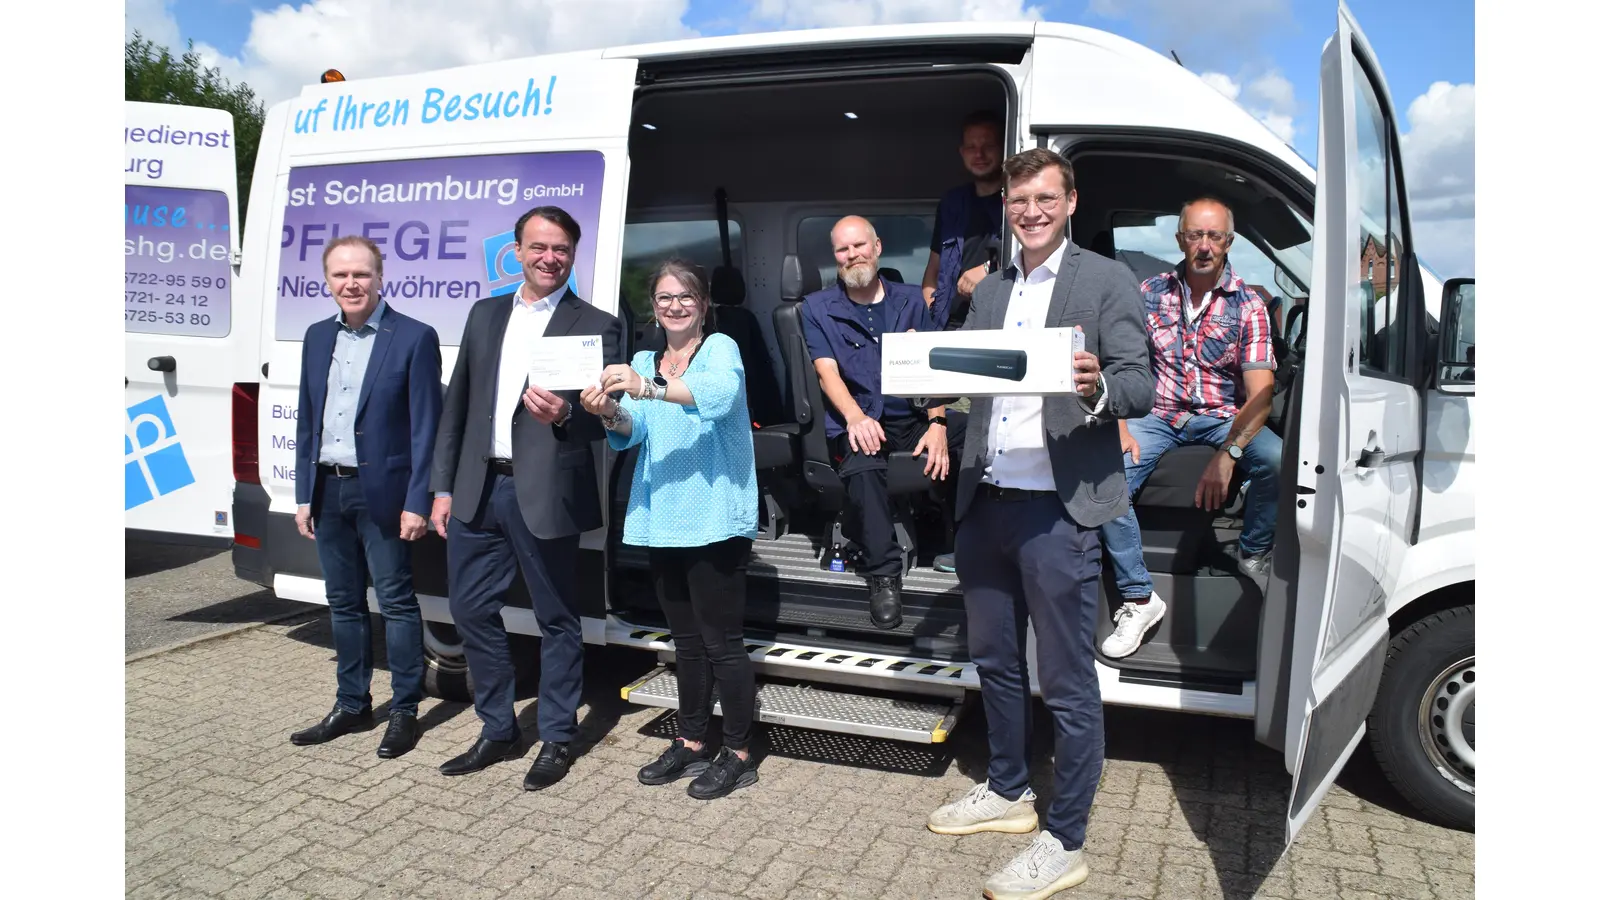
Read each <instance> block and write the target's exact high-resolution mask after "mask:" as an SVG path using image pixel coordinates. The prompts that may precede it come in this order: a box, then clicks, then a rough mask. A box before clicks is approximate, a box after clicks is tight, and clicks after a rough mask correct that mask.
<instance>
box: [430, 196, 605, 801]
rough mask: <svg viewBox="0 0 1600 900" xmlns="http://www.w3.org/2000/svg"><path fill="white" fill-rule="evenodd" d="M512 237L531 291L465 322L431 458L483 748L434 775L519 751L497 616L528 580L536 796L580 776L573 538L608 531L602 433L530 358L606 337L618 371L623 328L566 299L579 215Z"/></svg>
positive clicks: (527, 223)
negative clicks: (600, 481)
mask: <svg viewBox="0 0 1600 900" xmlns="http://www.w3.org/2000/svg"><path fill="white" fill-rule="evenodd" d="M516 233H517V259H518V261H519V262H521V263H522V272H523V284H522V285H521V286H520V287H518V289H517V291H516V293H514V294H509V295H506V296H501V297H487V298H485V299H483V300H479V301H478V302H477V303H475V304H473V306H472V309H471V311H469V312H468V313H467V324H466V326H465V327H464V328H463V329H462V333H461V350H460V354H459V355H458V356H457V357H456V366H455V371H454V372H453V373H452V374H451V375H450V387H449V389H448V390H447V391H446V392H445V397H444V409H443V412H442V413H441V414H440V416H439V437H438V442H437V444H436V445H435V447H434V453H433V485H432V486H433V490H434V492H435V494H434V496H435V500H434V503H433V516H432V519H433V527H434V529H435V530H437V531H438V532H439V535H440V536H441V537H444V538H445V539H446V541H447V544H446V547H447V552H446V559H447V564H448V569H449V577H450V615H451V617H452V618H454V619H455V623H456V629H457V630H458V631H460V632H461V642H462V647H463V648H464V649H465V650H466V655H467V668H468V670H469V671H470V672H471V673H472V681H473V698H472V699H473V706H474V707H475V708H476V709H477V712H478V717H479V718H480V719H482V720H483V731H482V733H481V735H480V736H479V738H478V740H477V742H476V743H474V744H473V745H472V747H471V748H470V749H468V750H467V752H466V753H463V754H461V755H460V756H457V757H456V758H454V759H451V760H449V761H448V762H446V763H445V764H444V765H442V766H440V767H439V770H440V771H441V772H442V773H444V774H445V775H465V774H467V773H470V772H476V771H478V770H480V769H483V768H485V767H487V766H490V765H493V764H494V763H497V762H499V761H501V760H503V759H506V758H508V757H510V756H511V755H513V753H514V749H515V747H516V745H517V743H518V742H519V741H520V740H521V737H522V735H521V732H520V730H519V729H518V727H517V719H516V715H515V713H514V711H513V709H512V701H513V699H514V696H515V684H514V682H515V671H516V670H515V667H514V666H513V665H512V661H511V651H510V646H509V643H508V641H507V637H506V629H505V623H504V622H503V621H502V620H501V617H500V611H501V610H502V609H503V608H504V607H505V601H506V593H507V591H509V590H510V588H511V582H512V578H513V576H514V575H515V573H516V568H520V569H521V570H522V579H523V581H525V582H526V583H527V585H528V594H529V596H530V599H531V600H532V601H533V615H534V620H535V621H536V622H537V623H538V625H539V632H540V635H541V638H542V640H541V643H540V654H541V656H540V666H539V736H540V737H541V738H542V739H543V741H544V744H543V746H542V747H540V749H539V755H538V757H537V758H536V759H535V760H534V763H533V766H532V768H530V769H529V770H528V774H527V777H526V778H525V779H524V780H523V787H524V788H526V789H527V790H539V789H541V788H545V787H549V786H550V785H552V784H555V783H556V782H557V781H560V780H561V779H562V778H563V777H565V776H566V774H567V769H568V768H569V767H570V766H571V764H572V756H571V751H570V748H569V744H570V742H571V741H572V740H573V739H574V738H575V737H576V736H577V727H578V722H577V709H578V702H579V697H580V695H581V694H582V692H583V628H582V625H581V623H580V621H579V616H578V610H579V605H578V596H577V592H578V570H577V560H578V538H579V536H580V535H582V533H583V532H585V531H589V530H590V529H594V528H598V527H600V525H601V522H602V519H601V514H600V493H599V490H598V487H597V481H596V478H595V467H594V454H593V452H592V451H591V448H590V444H591V442H593V441H598V440H601V439H602V438H604V436H605V430H604V429H603V427H602V426H601V425H600V420H599V419H597V418H595V416H594V415H592V414H590V413H589V412H587V411H586V410H584V409H583V407H582V406H581V405H580V404H579V403H578V392H577V391H559V392H555V391H547V390H545V389H544V388H542V387H540V386H538V385H536V384H529V383H528V352H529V350H528V345H529V342H530V341H533V340H535V339H537V338H540V337H545V336H549V337H555V336H559V335H600V337H601V353H602V355H603V357H604V360H605V363H606V364H607V365H609V364H611V363H616V362H621V361H622V323H621V322H619V321H618V320H617V318H616V317H615V316H612V315H609V314H607V313H606V312H604V311H602V310H599V309H596V308H595V307H593V306H590V305H589V304H588V303H585V302H584V301H582V300H580V299H578V297H577V295H575V294H573V293H572V292H571V291H570V290H568V289H567V279H568V277H569V276H570V275H571V274H572V264H573V260H574V259H575V258H576V256H577V252H578V238H579V229H578V223H577V222H576V221H575V220H574V219H573V218H572V216H571V215H570V214H568V213H567V212H566V211H565V210H563V209H561V208H560V207H555V206H541V207H536V208H534V209H532V210H529V211H528V212H527V213H525V214H524V215H523V216H522V218H521V219H518V220H517V225H516ZM594 374H595V377H596V378H598V377H599V376H600V373H599V372H598V371H596V372H595V373H594ZM514 566H515V567H516V568H514Z"/></svg>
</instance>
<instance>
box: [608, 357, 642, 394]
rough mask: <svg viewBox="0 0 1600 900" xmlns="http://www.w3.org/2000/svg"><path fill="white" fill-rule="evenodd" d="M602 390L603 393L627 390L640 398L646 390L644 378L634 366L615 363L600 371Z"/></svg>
mask: <svg viewBox="0 0 1600 900" xmlns="http://www.w3.org/2000/svg"><path fill="white" fill-rule="evenodd" d="M600 390H601V392H602V393H606V394H609V393H612V392H614V391H627V392H628V396H629V397H632V398H633V399H635V400H637V399H639V394H640V393H641V392H642V391H643V390H644V379H643V378H641V377H639V373H638V372H635V371H634V370H633V367H632V366H629V365H624V364H622V363H614V364H612V365H609V366H606V368H605V371H603V372H601V373H600Z"/></svg>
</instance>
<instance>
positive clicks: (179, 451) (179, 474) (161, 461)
mask: <svg viewBox="0 0 1600 900" xmlns="http://www.w3.org/2000/svg"><path fill="white" fill-rule="evenodd" d="M125 424H126V428H127V433H126V434H125V435H124V436H123V441H122V446H123V463H124V472H125V475H126V480H127V494H126V499H125V505H124V506H123V509H124V510H128V509H133V508H134V507H135V506H139V505H141V504H144V503H149V502H150V501H151V500H154V499H155V498H157V497H160V496H161V495H163V494H170V493H172V492H173V491H175V490H178V489H179V488H181V487H186V486H188V485H191V484H194V473H193V472H192V471H190V470H189V461H188V460H187V459H185V458H184V456H183V446H182V445H181V444H179V443H178V430H177V429H176V428H175V427H173V424H172V414H171V413H169V412H167V401H166V398H165V397H162V396H161V395H160V394H157V395H156V396H154V397H151V398H150V399H149V400H146V401H144V402H142V403H136V404H134V405H133V406H130V407H128V421H127V422H126V423H125Z"/></svg>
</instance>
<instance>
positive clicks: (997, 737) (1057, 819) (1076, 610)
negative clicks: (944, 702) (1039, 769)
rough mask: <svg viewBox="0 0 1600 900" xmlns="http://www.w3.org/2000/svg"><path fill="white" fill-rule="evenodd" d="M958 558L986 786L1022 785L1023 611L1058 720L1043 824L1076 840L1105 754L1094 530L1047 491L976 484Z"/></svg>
mask: <svg viewBox="0 0 1600 900" xmlns="http://www.w3.org/2000/svg"><path fill="white" fill-rule="evenodd" d="M956 570H957V571H959V572H960V573H961V587H962V590H963V591H964V593H965V598H966V607H967V628H968V644H969V646H970V648H971V651H972V661H973V662H974V663H976V664H977V667H978V681H979V685H980V686H981V689H982V694H983V710H984V714H985V715H986V716H987V718H988V721H989V789H990V790H991V791H994V792H995V793H997V794H999V795H1000V796H1002V797H1005V798H1007V799H1009V800H1015V799H1017V798H1018V797H1020V796H1021V795H1022V792H1023V790H1024V789H1025V788H1026V787H1027V786H1028V747H1029V743H1030V738H1031V735H1032V721H1031V715H1032V711H1033V697H1032V692H1031V690H1030V687H1029V682H1028V656H1027V654H1028V620H1029V619H1032V620H1033V630H1034V635H1035V638H1036V639H1037V641H1036V642H1037V646H1038V653H1037V657H1038V659H1037V662H1038V666H1039V688H1040V692H1041V693H1042V694H1043V695H1044V703H1045V707H1046V708H1047V709H1048V710H1049V711H1050V719H1051V725H1052V726H1053V730H1054V732H1055V763H1056V772H1055V796H1054V797H1053V798H1052V799H1051V801H1050V808H1049V809H1048V810H1047V811H1046V812H1045V814H1044V823H1043V827H1044V829H1045V830H1046V831H1049V832H1050V833H1051V834H1054V835H1055V836H1056V838H1057V839H1059V840H1060V841H1061V845H1062V846H1063V847H1065V848H1066V849H1068V850H1076V849H1078V848H1080V847H1082V846H1083V839H1084V832H1085V830H1086V829H1087V827H1088V824H1089V807H1090V805H1091V804H1092V803H1093V802H1094V793H1095V788H1096V787H1097V786H1098V785H1099V782H1100V769H1101V766H1102V765H1103V763H1104V762H1105V720H1104V718H1103V714H1102V707H1101V705H1100V681H1099V676H1098V675H1097V674H1096V673H1095V667H1094V627H1095V615H1096V611H1097V609H1098V604H1099V596H1098V588H1097V584H1098V582H1099V579H1100V534H1099V531H1098V530H1096V529H1093V528H1088V529H1086V528H1080V527H1079V526H1078V525H1077V524H1076V523H1074V522H1073V521H1072V520H1071V519H1068V518H1067V517H1066V514H1065V511H1064V510H1063V508H1062V505H1061V501H1060V500H1059V499H1058V498H1056V497H1054V496H1048V495H1047V496H1043V497H1038V498H1034V499H1027V500H1019V501H999V500H995V499H993V498H991V497H989V496H987V495H986V493H985V491H984V489H983V488H980V489H979V493H978V496H976V497H975V498H974V499H973V501H972V506H971V507H970V508H969V510H968V512H967V515H966V517H965V518H963V519H962V521H961V527H960V529H959V530H958V531H957V532H956Z"/></svg>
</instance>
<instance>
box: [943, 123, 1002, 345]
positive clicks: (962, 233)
mask: <svg viewBox="0 0 1600 900" xmlns="http://www.w3.org/2000/svg"><path fill="white" fill-rule="evenodd" d="M1005 133H1006V129H1005V124H1004V123H1003V122H1002V121H1001V120H1000V117H999V116H997V115H995V114H994V113H992V112H990V111H988V110H979V111H978V112H975V113H972V114H971V115H969V116H967V118H966V119H965V120H964V121H963V122H962V123H961V163H962V165H964V166H966V169H967V172H968V173H969V174H970V175H972V180H971V181H969V182H967V183H965V184H962V185H960V186H959V187H955V188H952V189H950V190H949V191H947V192H945V195H944V196H943V197H941V198H940V199H939V208H938V211H937V212H936V213H935V214H934V223H933V246H932V247H930V248H929V249H930V250H931V252H930V253H929V255H928V268H927V269H926V270H925V271H924V272H923V273H922V296H923V299H924V300H925V301H926V302H927V304H928V309H929V311H930V312H931V313H932V316H933V327H934V328H936V329H941V330H949V331H954V330H956V329H959V328H960V327H961V323H962V322H964V321H966V318H967V307H968V306H970V305H971V303H972V289H973V288H974V287H976V286H977V284H978V282H979V281H982V280H983V276H985V275H987V274H989V273H990V272H992V271H994V268H995V261H996V260H998V259H999V256H1000V228H1001V226H1002V225H1003V224H1004V223H1005V216H1004V215H1003V214H1002V212H1001V208H1000V187H1001V184H1000V163H1001V161H1002V160H1003V159H1004V157H1005V154H1004V153H1002V152H1001V149H1002V148H1001V143H1002V142H1003V141H1004V140H1005Z"/></svg>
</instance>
